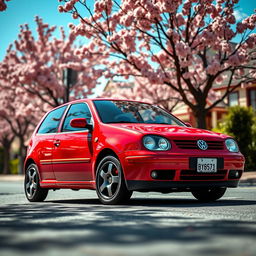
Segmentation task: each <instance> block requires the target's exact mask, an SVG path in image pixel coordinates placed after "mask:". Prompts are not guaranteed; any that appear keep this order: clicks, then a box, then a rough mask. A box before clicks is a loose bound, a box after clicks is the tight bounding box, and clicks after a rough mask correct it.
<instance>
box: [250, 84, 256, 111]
mask: <svg viewBox="0 0 256 256" xmlns="http://www.w3.org/2000/svg"><path fill="white" fill-rule="evenodd" d="M249 106H252V107H253V108H254V109H256V88H252V89H249Z"/></svg>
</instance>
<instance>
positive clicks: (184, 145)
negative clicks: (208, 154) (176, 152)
mask: <svg viewBox="0 0 256 256" xmlns="http://www.w3.org/2000/svg"><path fill="white" fill-rule="evenodd" d="M205 142H206V143H207V145H208V149H210V150H222V149H223V146H224V144H223V141H210V140H206V141H205ZM174 143H175V144H176V145H177V147H178V148H181V149H199V148H198V146H197V140H174Z"/></svg>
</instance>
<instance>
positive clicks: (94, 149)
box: [24, 99, 244, 204]
mask: <svg viewBox="0 0 256 256" xmlns="http://www.w3.org/2000/svg"><path fill="white" fill-rule="evenodd" d="M24 168H25V182H24V188H25V194H26V197H27V199H28V200H29V201H31V202H35V201H43V200H44V199H45V198H46V196H47V193H48V190H49V189H75V190H77V189H95V190H96V192H97V195H98V197H99V199H100V201H101V202H102V203H104V204H118V203H122V202H125V201H126V200H128V199H129V198H130V197H131V195H132V192H133V191H143V192H145V191H158V192H163V193H169V192H182V191H190V192H192V194H193V195H194V197H195V198H197V199H199V200H201V201H214V200H217V199H219V198H221V197H222V196H223V195H224V193H225V191H226V188H228V187H236V186H237V185H238V183H239V179H240V177H241V176H242V173H243V168H244V157H243V155H242V154H241V153H240V152H239V148H238V146H237V143H236V142H235V141H234V140H233V139H232V138H231V137H230V136H227V135H224V134H219V133H214V132H211V131H207V130H202V129H197V128H192V127H188V125H186V124H185V123H183V122H182V121H180V120H179V119H177V118H176V117H175V116H173V115H171V114H170V113H168V112H167V111H165V110H164V109H162V108H160V107H157V106H155V105H150V104H147V103H143V102H137V101H128V100H114V99H84V100H78V101H73V102H69V103H66V104H64V105H62V106H59V107H57V108H55V109H53V110H51V111H49V112H48V113H47V114H46V115H45V116H44V117H43V119H42V120H41V122H40V123H39V124H38V126H37V128H36V129H35V131H34V133H33V135H32V137H31V140H30V143H29V147H28V151H27V157H26V160H25V164H24Z"/></svg>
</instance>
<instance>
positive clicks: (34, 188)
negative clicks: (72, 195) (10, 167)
mask: <svg viewBox="0 0 256 256" xmlns="http://www.w3.org/2000/svg"><path fill="white" fill-rule="evenodd" d="M24 190H25V195H26V197H27V199H28V200H29V201H30V202H42V201H44V199H45V198H46V197H47V194H48V189H45V188H41V187H40V180H39V173H38V168H37V166H36V164H30V165H29V166H28V168H27V169H26V173H25V180H24Z"/></svg>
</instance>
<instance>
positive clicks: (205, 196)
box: [191, 188, 227, 202]
mask: <svg viewBox="0 0 256 256" xmlns="http://www.w3.org/2000/svg"><path fill="white" fill-rule="evenodd" d="M226 190H227V188H206V189H200V190H194V191H192V192H191V193H192V195H193V196H194V197H195V198H196V199H198V200H199V201H201V202H213V201H216V200H218V199H220V198H221V197H222V196H223V195H224V194H225V192H226Z"/></svg>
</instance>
